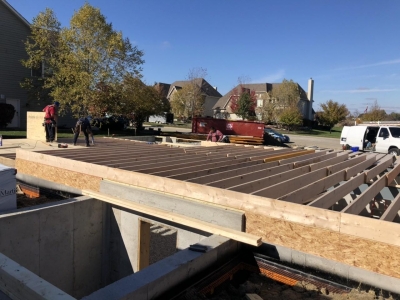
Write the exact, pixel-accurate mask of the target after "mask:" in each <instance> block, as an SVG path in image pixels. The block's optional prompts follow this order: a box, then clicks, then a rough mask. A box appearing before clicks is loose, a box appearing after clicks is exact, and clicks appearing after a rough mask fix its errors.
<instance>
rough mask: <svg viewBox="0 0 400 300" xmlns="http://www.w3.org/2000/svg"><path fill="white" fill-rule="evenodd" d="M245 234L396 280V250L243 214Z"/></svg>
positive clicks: (398, 271) (399, 264) (398, 264)
mask: <svg viewBox="0 0 400 300" xmlns="http://www.w3.org/2000/svg"><path fill="white" fill-rule="evenodd" d="M246 232H248V233H251V234H255V235H257V236H261V237H262V239H263V241H265V242H267V243H271V244H278V245H282V246H285V247H289V248H292V249H295V250H298V251H302V252H306V253H310V254H313V255H316V256H320V257H323V258H327V259H331V260H335V261H338V262H341V263H345V264H347V265H351V266H355V267H359V268H362V269H365V270H369V271H373V272H377V273H380V274H384V275H388V276H392V277H396V278H400V260H398V259H394V258H396V257H399V255H400V247H396V246H393V245H388V244H385V243H381V242H377V241H372V240H369V239H365V238H360V237H355V236H351V235H347V234H343V233H340V232H334V231H331V230H327V229H321V228H318V227H311V226H305V225H302V224H297V223H293V222H288V221H285V220H278V219H273V218H268V217H265V216H261V215H256V214H253V213H246Z"/></svg>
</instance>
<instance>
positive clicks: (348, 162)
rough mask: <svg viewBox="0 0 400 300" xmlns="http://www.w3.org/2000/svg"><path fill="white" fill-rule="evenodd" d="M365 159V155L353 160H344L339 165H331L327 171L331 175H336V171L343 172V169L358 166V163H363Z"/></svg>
mask: <svg viewBox="0 0 400 300" xmlns="http://www.w3.org/2000/svg"><path fill="white" fill-rule="evenodd" d="M366 157H367V156H366V155H365V154H362V155H359V156H356V157H354V158H351V159H348V160H345V161H344V162H341V163H337V164H335V165H332V166H331V167H329V170H330V172H331V173H332V174H333V173H336V172H338V171H340V170H343V169H345V168H348V167H351V166H354V165H356V164H358V163H360V162H362V161H364V160H365V159H366Z"/></svg>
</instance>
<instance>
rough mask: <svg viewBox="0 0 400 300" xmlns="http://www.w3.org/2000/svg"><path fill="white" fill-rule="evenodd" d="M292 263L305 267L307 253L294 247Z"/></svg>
mask: <svg viewBox="0 0 400 300" xmlns="http://www.w3.org/2000/svg"><path fill="white" fill-rule="evenodd" d="M291 252H292V264H295V265H298V266H302V267H304V266H305V265H306V255H305V253H304V252H300V251H296V250H293V249H292V251H291Z"/></svg>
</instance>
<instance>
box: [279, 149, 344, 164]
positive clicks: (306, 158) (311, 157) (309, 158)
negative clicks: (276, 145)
mask: <svg viewBox="0 0 400 300" xmlns="http://www.w3.org/2000/svg"><path fill="white" fill-rule="evenodd" d="M336 155H337V154H336V153H330V154H327V151H321V152H315V153H311V154H307V155H303V156H301V157H300V158H301V160H299V159H298V158H297V157H295V158H289V159H288V160H290V159H291V160H293V162H294V165H293V167H294V168H298V167H303V166H305V165H310V164H313V163H316V162H320V161H321V160H326V159H329V158H332V157H335V156H336ZM286 162H287V161H286Z"/></svg>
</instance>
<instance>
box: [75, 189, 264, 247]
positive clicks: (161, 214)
mask: <svg viewBox="0 0 400 300" xmlns="http://www.w3.org/2000/svg"><path fill="white" fill-rule="evenodd" d="M82 194H83V195H85V196H89V197H93V198H95V199H98V200H101V201H104V202H107V203H111V204H114V205H118V206H121V207H124V208H127V209H131V210H134V211H137V212H141V213H144V214H147V215H151V216H154V217H157V218H160V219H163V220H167V221H170V222H174V223H177V224H181V225H184V226H188V227H191V228H195V229H199V230H202V231H205V232H209V233H212V234H218V235H221V236H224V237H227V238H230V239H233V240H235V241H238V242H241V243H245V244H249V245H252V246H260V245H261V244H262V241H261V237H258V236H255V235H252V234H248V233H245V232H241V231H237V230H233V229H230V228H226V227H223V226H220V225H216V224H211V223H209V222H204V221H201V220H198V219H195V218H190V217H186V216H184V215H181V214H177V213H174V212H169V211H165V210H162V209H159V208H155V207H150V206H147V205H143V204H138V203H135V202H132V201H129V200H124V199H119V198H114V197H110V196H108V195H104V194H101V193H98V192H94V191H87V190H83V191H82Z"/></svg>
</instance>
